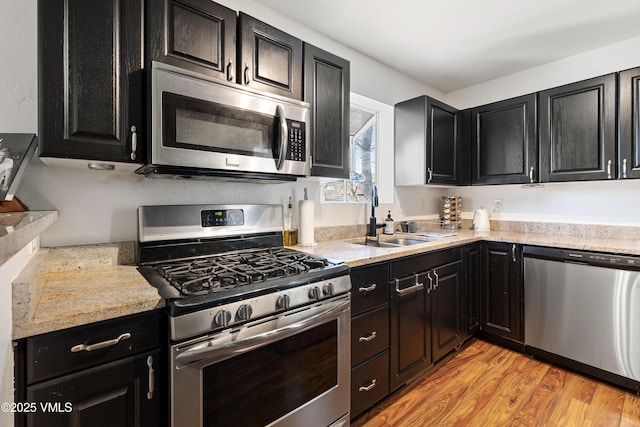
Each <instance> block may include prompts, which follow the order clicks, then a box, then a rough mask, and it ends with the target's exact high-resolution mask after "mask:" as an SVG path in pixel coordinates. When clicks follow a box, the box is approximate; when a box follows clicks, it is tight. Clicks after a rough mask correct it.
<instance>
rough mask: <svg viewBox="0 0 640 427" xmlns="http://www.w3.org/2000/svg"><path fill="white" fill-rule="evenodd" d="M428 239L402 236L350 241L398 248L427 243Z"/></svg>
mask: <svg viewBox="0 0 640 427" xmlns="http://www.w3.org/2000/svg"><path fill="white" fill-rule="evenodd" d="M430 241H431V240H430V239H424V240H418V239H407V238H404V237H395V238H393V239H385V240H381V241H379V242H376V241H375V240H368V241H367V242H365V241H364V240H357V241H353V242H351V243H353V244H355V245H363V246H364V245H366V246H378V247H381V248H398V247H401V246H411V245H419V244H421V243H428V242H430Z"/></svg>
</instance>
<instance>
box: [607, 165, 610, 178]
mask: <svg viewBox="0 0 640 427" xmlns="http://www.w3.org/2000/svg"><path fill="white" fill-rule="evenodd" d="M607 178H608V179H611V160H609V161H608V162H607Z"/></svg>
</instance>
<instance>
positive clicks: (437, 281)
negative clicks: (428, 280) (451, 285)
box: [433, 270, 440, 290]
mask: <svg viewBox="0 0 640 427" xmlns="http://www.w3.org/2000/svg"><path fill="white" fill-rule="evenodd" d="M433 275H434V276H435V278H436V283H435V284H434V285H433V289H434V290H436V289H438V286H440V277H438V273H436V271H435V270H433Z"/></svg>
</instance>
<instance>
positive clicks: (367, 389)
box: [358, 378, 377, 391]
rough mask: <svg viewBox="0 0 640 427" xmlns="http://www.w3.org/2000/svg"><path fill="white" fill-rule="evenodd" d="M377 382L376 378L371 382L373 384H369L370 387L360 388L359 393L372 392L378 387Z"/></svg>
mask: <svg viewBox="0 0 640 427" xmlns="http://www.w3.org/2000/svg"><path fill="white" fill-rule="evenodd" d="M376 382H377V381H376V379H375V378H374V379H372V380H371V384H369V385H368V386H366V387H365V386H360V387H359V388H358V391H370V390H371V389H373V388H374V387H375V386H376Z"/></svg>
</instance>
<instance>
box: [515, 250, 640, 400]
mask: <svg viewBox="0 0 640 427" xmlns="http://www.w3.org/2000/svg"><path fill="white" fill-rule="evenodd" d="M523 254H524V257H525V258H524V290H525V297H524V298H525V299H524V307H525V312H524V313H525V326H524V327H525V333H524V337H525V345H526V346H527V351H528V352H530V353H531V354H535V350H543V352H546V353H549V354H550V355H553V356H561V358H565V359H568V360H569V361H576V362H579V363H578V364H577V366H578V369H580V364H584V365H587V367H594V368H597V370H596V371H594V372H595V374H596V375H598V374H599V373H600V372H599V371H598V370H602V371H605V372H609V373H612V374H615V375H613V376H611V378H604V379H607V380H611V381H612V382H617V383H619V384H620V385H623V386H626V387H630V388H633V389H635V390H638V384H640V383H638V381H640V257H631V256H623V255H615V254H606V253H593V252H584V251H572V250H564V249H553V248H541V247H534V246H526V247H525V248H524V251H523ZM594 372H587V373H589V374H594ZM616 376H620V377H623V379H620V378H616ZM624 379H630V380H632V381H625V380H624Z"/></svg>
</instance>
